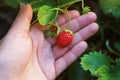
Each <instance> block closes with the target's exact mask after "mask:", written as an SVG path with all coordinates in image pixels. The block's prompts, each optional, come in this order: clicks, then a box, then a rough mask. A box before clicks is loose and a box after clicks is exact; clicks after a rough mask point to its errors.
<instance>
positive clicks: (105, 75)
mask: <svg viewBox="0 0 120 80" xmlns="http://www.w3.org/2000/svg"><path fill="white" fill-rule="evenodd" d="M80 64H81V66H82V68H83V69H84V70H89V71H90V72H91V75H93V76H96V77H98V80H120V69H119V68H120V58H117V59H115V60H113V59H112V58H111V57H110V56H107V55H106V54H105V53H102V52H90V53H89V54H86V55H84V56H83V57H82V58H81V63H80Z"/></svg>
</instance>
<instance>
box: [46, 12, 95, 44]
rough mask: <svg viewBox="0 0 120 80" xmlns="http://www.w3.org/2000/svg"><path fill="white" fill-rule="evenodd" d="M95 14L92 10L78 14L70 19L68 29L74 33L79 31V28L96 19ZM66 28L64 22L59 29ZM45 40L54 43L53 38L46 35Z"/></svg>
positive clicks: (66, 24) (66, 25)
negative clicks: (84, 13)
mask: <svg viewBox="0 0 120 80" xmlns="http://www.w3.org/2000/svg"><path fill="white" fill-rule="evenodd" d="M96 18H97V16H96V14H95V13H93V12H89V13H88V14H86V15H81V16H78V17H76V18H74V19H72V20H71V21H70V30H71V31H72V32H73V33H75V32H77V31H79V30H80V29H82V28H84V27H86V26H87V25H89V24H90V23H93V22H94V21H95V20H96ZM65 28H68V23H67V22H66V23H65V24H63V25H61V30H63V29H65ZM47 40H48V41H49V42H50V43H51V44H52V45H54V44H55V39H53V38H51V37H48V38H47Z"/></svg>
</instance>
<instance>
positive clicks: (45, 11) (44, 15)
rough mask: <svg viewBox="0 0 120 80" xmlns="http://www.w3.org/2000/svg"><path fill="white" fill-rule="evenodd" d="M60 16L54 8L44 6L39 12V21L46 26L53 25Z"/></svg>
mask: <svg viewBox="0 0 120 80" xmlns="http://www.w3.org/2000/svg"><path fill="white" fill-rule="evenodd" d="M57 15H58V11H57V10H55V8H54V7H51V6H47V5H44V6H42V7H40V8H39V10H38V15H37V16H38V21H39V23H40V24H41V25H43V26H45V25H48V24H50V23H52V22H53V21H54V20H55V19H56V17H57Z"/></svg>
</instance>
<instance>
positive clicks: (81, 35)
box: [53, 23, 98, 59]
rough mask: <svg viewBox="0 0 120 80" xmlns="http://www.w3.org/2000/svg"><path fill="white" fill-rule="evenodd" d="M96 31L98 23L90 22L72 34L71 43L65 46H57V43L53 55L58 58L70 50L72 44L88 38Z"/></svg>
mask: <svg viewBox="0 0 120 80" xmlns="http://www.w3.org/2000/svg"><path fill="white" fill-rule="evenodd" d="M97 31H98V25H97V24H96V23H92V24H90V25H88V26H87V27H85V28H83V29H82V30H80V31H78V32H77V33H75V34H74V36H73V41H72V43H71V44H70V45H69V46H68V47H65V48H59V47H58V46H57V45H56V46H55V47H54V48H53V51H54V57H55V59H58V58H59V57H61V56H63V55H64V54H65V53H66V52H67V51H68V50H70V49H71V48H72V47H73V46H74V45H76V44H78V43H79V42H81V41H83V40H86V39H88V38H89V37H90V36H92V35H94V34H95V33H96V32H97ZM58 52H59V54H58Z"/></svg>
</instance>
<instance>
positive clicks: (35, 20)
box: [30, 19, 38, 26]
mask: <svg viewBox="0 0 120 80" xmlns="http://www.w3.org/2000/svg"><path fill="white" fill-rule="evenodd" d="M37 21H38V19H35V20H34V21H33V22H32V23H31V24H30V26H32V25H33V24H35V23H36V22H37Z"/></svg>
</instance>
